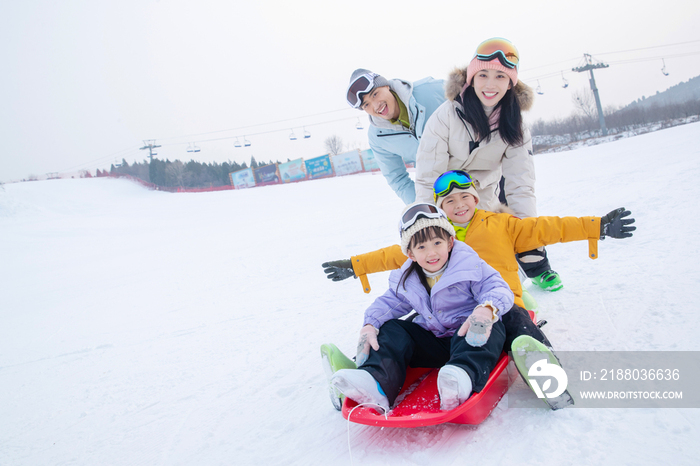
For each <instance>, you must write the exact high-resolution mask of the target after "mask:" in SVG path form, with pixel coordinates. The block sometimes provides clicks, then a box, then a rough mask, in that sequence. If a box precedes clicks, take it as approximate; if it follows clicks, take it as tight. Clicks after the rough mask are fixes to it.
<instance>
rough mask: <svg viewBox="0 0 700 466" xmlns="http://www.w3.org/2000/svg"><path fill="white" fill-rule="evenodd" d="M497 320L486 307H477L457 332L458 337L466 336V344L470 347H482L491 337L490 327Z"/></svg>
mask: <svg viewBox="0 0 700 466" xmlns="http://www.w3.org/2000/svg"><path fill="white" fill-rule="evenodd" d="M496 320H498V318H497V317H494V315H493V311H492V310H491V309H490V308H489V307H486V306H477V307H476V308H475V309H474V311H473V312H472V313H471V315H470V316H469V317H467V320H466V321H464V323H463V324H462V326H461V327H460V328H459V330H458V331H457V335H459V336H460V337H463V336H465V335H466V336H467V343H469V344H470V345H472V346H484V344H485V343H486V342H487V341H488V339H489V336H490V335H491V327H492V326H493V323H494V322H495V321H496Z"/></svg>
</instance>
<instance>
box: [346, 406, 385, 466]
mask: <svg viewBox="0 0 700 466" xmlns="http://www.w3.org/2000/svg"><path fill="white" fill-rule="evenodd" d="M370 405H371V406H376V407H378V408H380V409H381V410H382V411H384V408H383V407H382V406H380V405H378V404H377V403H360V404H358V405H357V406H355V407H354V408H352V409H351V410H350V412H349V413H348V453H350V464H351V465H352V464H354V463H353V461H352V447H350V416H352V413H353V411H355V410H356V409H357V408H359V407H360V406H370ZM384 419H386V420H389V416H387V414H386V411H384ZM381 430H384V427H382V428H381Z"/></svg>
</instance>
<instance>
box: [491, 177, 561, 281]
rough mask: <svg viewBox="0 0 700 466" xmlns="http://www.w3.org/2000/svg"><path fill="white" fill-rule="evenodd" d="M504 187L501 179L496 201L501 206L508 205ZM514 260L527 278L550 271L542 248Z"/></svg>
mask: <svg viewBox="0 0 700 466" xmlns="http://www.w3.org/2000/svg"><path fill="white" fill-rule="evenodd" d="M505 186H506V179H505V178H504V177H501V181H500V182H499V183H498V187H499V190H498V200H499V201H501V204H504V205H508V201H507V200H506V191H505ZM515 258H516V259H517V260H518V264H520V267H522V269H523V272H525V275H527V276H528V277H529V278H535V277H538V276H540V275H542V274H543V273H544V272H546V271H547V270H552V266H551V265H549V259H548V258H547V251H546V250H545V248H544V247H542V248H537V249H533V250H532V251H525V252H521V253H520V254H516V255H515Z"/></svg>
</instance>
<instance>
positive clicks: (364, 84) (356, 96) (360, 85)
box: [347, 73, 379, 108]
mask: <svg viewBox="0 0 700 466" xmlns="http://www.w3.org/2000/svg"><path fill="white" fill-rule="evenodd" d="M377 76H379V75H378V74H377V73H370V74H363V75H361V76H358V77H357V79H355V80H354V81H353V82H352V83H351V84H350V86H348V97H347V100H348V103H349V104H350V106H351V107H352V108H360V105H362V97H360V95H361V94H367V93H368V92H369V91H371V90H372V88H373V87H374V78H375V77H377Z"/></svg>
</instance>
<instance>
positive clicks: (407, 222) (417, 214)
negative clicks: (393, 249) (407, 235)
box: [399, 204, 447, 234]
mask: <svg viewBox="0 0 700 466" xmlns="http://www.w3.org/2000/svg"><path fill="white" fill-rule="evenodd" d="M421 217H422V218H440V217H445V218H447V216H446V215H445V212H443V211H442V210H440V209H439V208H438V207H436V206H434V205H432V204H416V205H414V206H412V207H411V208H409V209H408V210H407V211H406V212H404V214H403V215H402V216H401V219H400V220H399V234H401V233H402V232H404V231H406V230H408V229H409V228H411V227H412V226H413V224H414V223H416V220H418V219H419V218H421Z"/></svg>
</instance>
